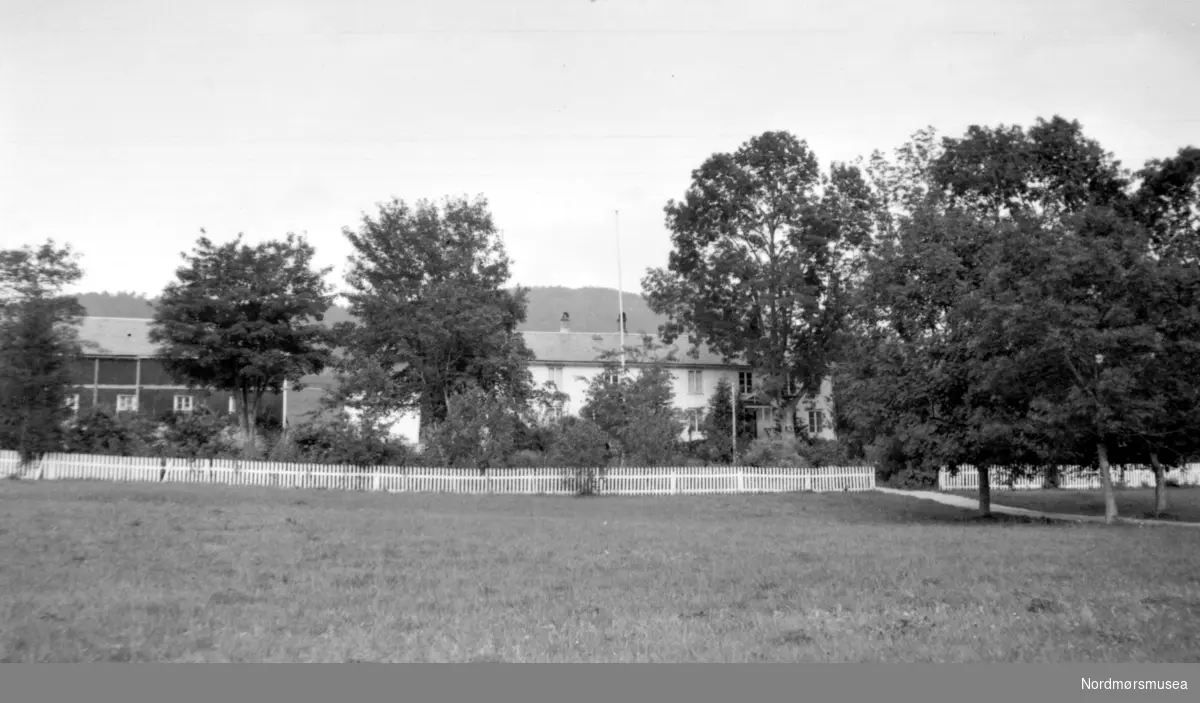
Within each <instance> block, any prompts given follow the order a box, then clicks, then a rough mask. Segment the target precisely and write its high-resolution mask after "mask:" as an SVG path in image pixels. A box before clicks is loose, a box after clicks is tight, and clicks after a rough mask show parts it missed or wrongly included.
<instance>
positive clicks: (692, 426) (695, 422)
mask: <svg viewBox="0 0 1200 703" xmlns="http://www.w3.org/2000/svg"><path fill="white" fill-rule="evenodd" d="M687 418H688V434H691V433H693V432H699V431H700V423H701V422H702V421H703V420H704V411H703V410H702V409H700V408H692V409H691V410H688V413H687Z"/></svg>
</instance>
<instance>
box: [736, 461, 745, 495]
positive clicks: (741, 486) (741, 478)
mask: <svg viewBox="0 0 1200 703" xmlns="http://www.w3.org/2000/svg"><path fill="white" fill-rule="evenodd" d="M737 479H738V480H737V488H738V493H745V492H746V469H745V468H743V467H741V466H739V467H738V474H737Z"/></svg>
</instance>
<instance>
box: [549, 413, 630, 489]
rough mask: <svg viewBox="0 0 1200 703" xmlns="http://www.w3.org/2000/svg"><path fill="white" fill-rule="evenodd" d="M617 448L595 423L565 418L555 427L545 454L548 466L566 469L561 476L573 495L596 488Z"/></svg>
mask: <svg viewBox="0 0 1200 703" xmlns="http://www.w3.org/2000/svg"><path fill="white" fill-rule="evenodd" d="M618 451H619V447H618V446H617V443H616V442H615V441H614V440H613V439H612V438H611V437H609V436H608V434H607V433H605V432H604V430H602V429H600V427H599V425H597V424H596V423H594V422H592V421H590V420H585V419H582V418H575V417H568V418H564V419H563V420H562V421H561V422H560V423H559V425H558V427H557V428H555V432H554V433H553V444H551V446H550V451H549V453H548V454H547V457H546V458H547V461H548V462H549V464H550V465H551V466H554V467H561V468H563V469H566V473H565V475H564V476H563V480H564V482H565V484H566V486H567V489H568V490H570V491H572V492H574V493H575V494H576V495H592V494H594V493H596V492H597V491H598V490H599V484H600V481H601V479H603V477H604V474H605V471H604V470H603V468H604V467H605V466H607V465H608V463H609V462H610V461H611V460H613V459H614V457H615V456H616V454H617V453H618Z"/></svg>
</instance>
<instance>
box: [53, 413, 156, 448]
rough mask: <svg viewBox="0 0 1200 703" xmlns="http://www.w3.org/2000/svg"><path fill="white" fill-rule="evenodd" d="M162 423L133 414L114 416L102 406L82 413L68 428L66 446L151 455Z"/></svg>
mask: <svg viewBox="0 0 1200 703" xmlns="http://www.w3.org/2000/svg"><path fill="white" fill-rule="evenodd" d="M157 430H159V423H156V422H154V421H152V420H150V419H149V418H146V417H144V416H139V415H136V414H132V413H123V414H122V415H120V416H118V417H113V416H112V415H110V414H109V413H107V412H105V411H104V410H102V409H93V410H90V411H86V412H84V413H81V414H80V415H79V417H77V418H76V419H75V421H74V422H72V423H71V424H70V425H69V426H68V427H67V430H66V432H65V434H64V437H63V445H64V446H63V448H64V450H65V451H67V452H72V453H75V454H102V455H109V456H150V455H153V454H154V453H155V451H156V449H158V446H157V445H158V444H159V439H158V438H157V437H156V431H157Z"/></svg>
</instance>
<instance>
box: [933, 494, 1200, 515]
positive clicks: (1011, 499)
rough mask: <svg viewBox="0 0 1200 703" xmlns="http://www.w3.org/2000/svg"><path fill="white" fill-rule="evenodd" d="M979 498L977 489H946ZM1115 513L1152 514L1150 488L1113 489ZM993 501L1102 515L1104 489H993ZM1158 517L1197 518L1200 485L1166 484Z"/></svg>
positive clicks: (1043, 509) (1033, 508) (1199, 505)
mask: <svg viewBox="0 0 1200 703" xmlns="http://www.w3.org/2000/svg"><path fill="white" fill-rule="evenodd" d="M949 492H950V493H953V494H954V495H962V496H966V497H968V498H978V497H979V494H978V492H976V491H949ZM1114 493H1115V495H1116V498H1117V514H1118V515H1120V516H1121V517H1128V518H1154V489H1153V488H1124V489H1118V490H1116V491H1114ZM992 504H994V505H1008V506H1011V507H1014V508H1027V509H1029V510H1038V511H1041V512H1044V513H1068V514H1072V515H1104V492H1103V491H1062V490H1039V491H992ZM1157 519H1159V520H1183V521H1186V522H1200V488H1168V489H1167V512H1166V513H1164V514H1163V515H1162V516H1160V517H1158V518H1157Z"/></svg>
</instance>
